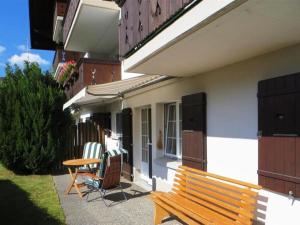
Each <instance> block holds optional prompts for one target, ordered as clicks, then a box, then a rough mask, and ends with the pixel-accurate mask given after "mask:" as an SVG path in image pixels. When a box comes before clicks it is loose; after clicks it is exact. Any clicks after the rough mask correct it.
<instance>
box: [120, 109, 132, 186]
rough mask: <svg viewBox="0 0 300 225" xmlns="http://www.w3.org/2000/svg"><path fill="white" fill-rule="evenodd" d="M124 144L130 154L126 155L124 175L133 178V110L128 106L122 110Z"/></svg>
mask: <svg viewBox="0 0 300 225" xmlns="http://www.w3.org/2000/svg"><path fill="white" fill-rule="evenodd" d="M122 144H123V148H124V149H126V150H127V151H128V155H127V157H126V158H125V157H124V159H125V160H124V161H125V162H124V165H123V166H124V170H123V176H124V177H125V178H126V179H128V180H130V181H132V180H133V169H132V168H133V148H132V110H131V108H126V109H123V110H122Z"/></svg>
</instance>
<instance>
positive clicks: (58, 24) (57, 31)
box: [53, 1, 67, 44]
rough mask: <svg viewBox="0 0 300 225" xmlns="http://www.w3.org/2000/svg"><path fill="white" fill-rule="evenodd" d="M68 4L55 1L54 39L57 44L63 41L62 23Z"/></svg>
mask: <svg viewBox="0 0 300 225" xmlns="http://www.w3.org/2000/svg"><path fill="white" fill-rule="evenodd" d="M66 7H67V4H66V3H65V2H59V1H57V2H56V3H55V9H54V17H53V41H54V42H56V43H57V44H59V43H61V42H62V23H63V19H64V15H65V11H66Z"/></svg>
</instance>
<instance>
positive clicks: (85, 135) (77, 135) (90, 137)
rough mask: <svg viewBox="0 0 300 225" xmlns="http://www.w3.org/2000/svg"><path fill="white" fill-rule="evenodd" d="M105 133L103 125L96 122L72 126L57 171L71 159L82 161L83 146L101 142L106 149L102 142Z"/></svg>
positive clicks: (67, 132) (58, 160)
mask: <svg viewBox="0 0 300 225" xmlns="http://www.w3.org/2000/svg"><path fill="white" fill-rule="evenodd" d="M103 132H104V130H103V128H102V125H101V124H100V123H96V122H95V121H86V122H85V123H78V124H77V125H76V124H74V125H71V126H70V127H69V130H67V131H66V134H67V136H66V141H65V145H64V148H63V150H64V151H62V152H61V153H60V155H59V158H58V159H57V165H56V166H55V169H57V170H60V169H62V162H63V161H65V160H69V159H80V158H82V154H83V146H84V145H85V143H86V142H99V143H101V144H102V147H104V140H101V139H100V137H101V134H102V133H103Z"/></svg>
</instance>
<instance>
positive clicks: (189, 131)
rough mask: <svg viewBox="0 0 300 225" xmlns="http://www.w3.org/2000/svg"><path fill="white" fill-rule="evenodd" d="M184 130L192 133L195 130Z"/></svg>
mask: <svg viewBox="0 0 300 225" xmlns="http://www.w3.org/2000/svg"><path fill="white" fill-rule="evenodd" d="M183 132H185V133H192V132H194V130H183Z"/></svg>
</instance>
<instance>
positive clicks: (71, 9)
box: [63, 0, 80, 43]
mask: <svg viewBox="0 0 300 225" xmlns="http://www.w3.org/2000/svg"><path fill="white" fill-rule="evenodd" d="M79 2H80V0H70V1H69V4H68V6H67V12H66V13H65V17H64V25H63V42H64V43H65V42H66V40H67V37H68V34H69V31H70V29H71V26H72V23H73V19H74V16H75V14H76V10H77V6H78V4H79Z"/></svg>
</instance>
